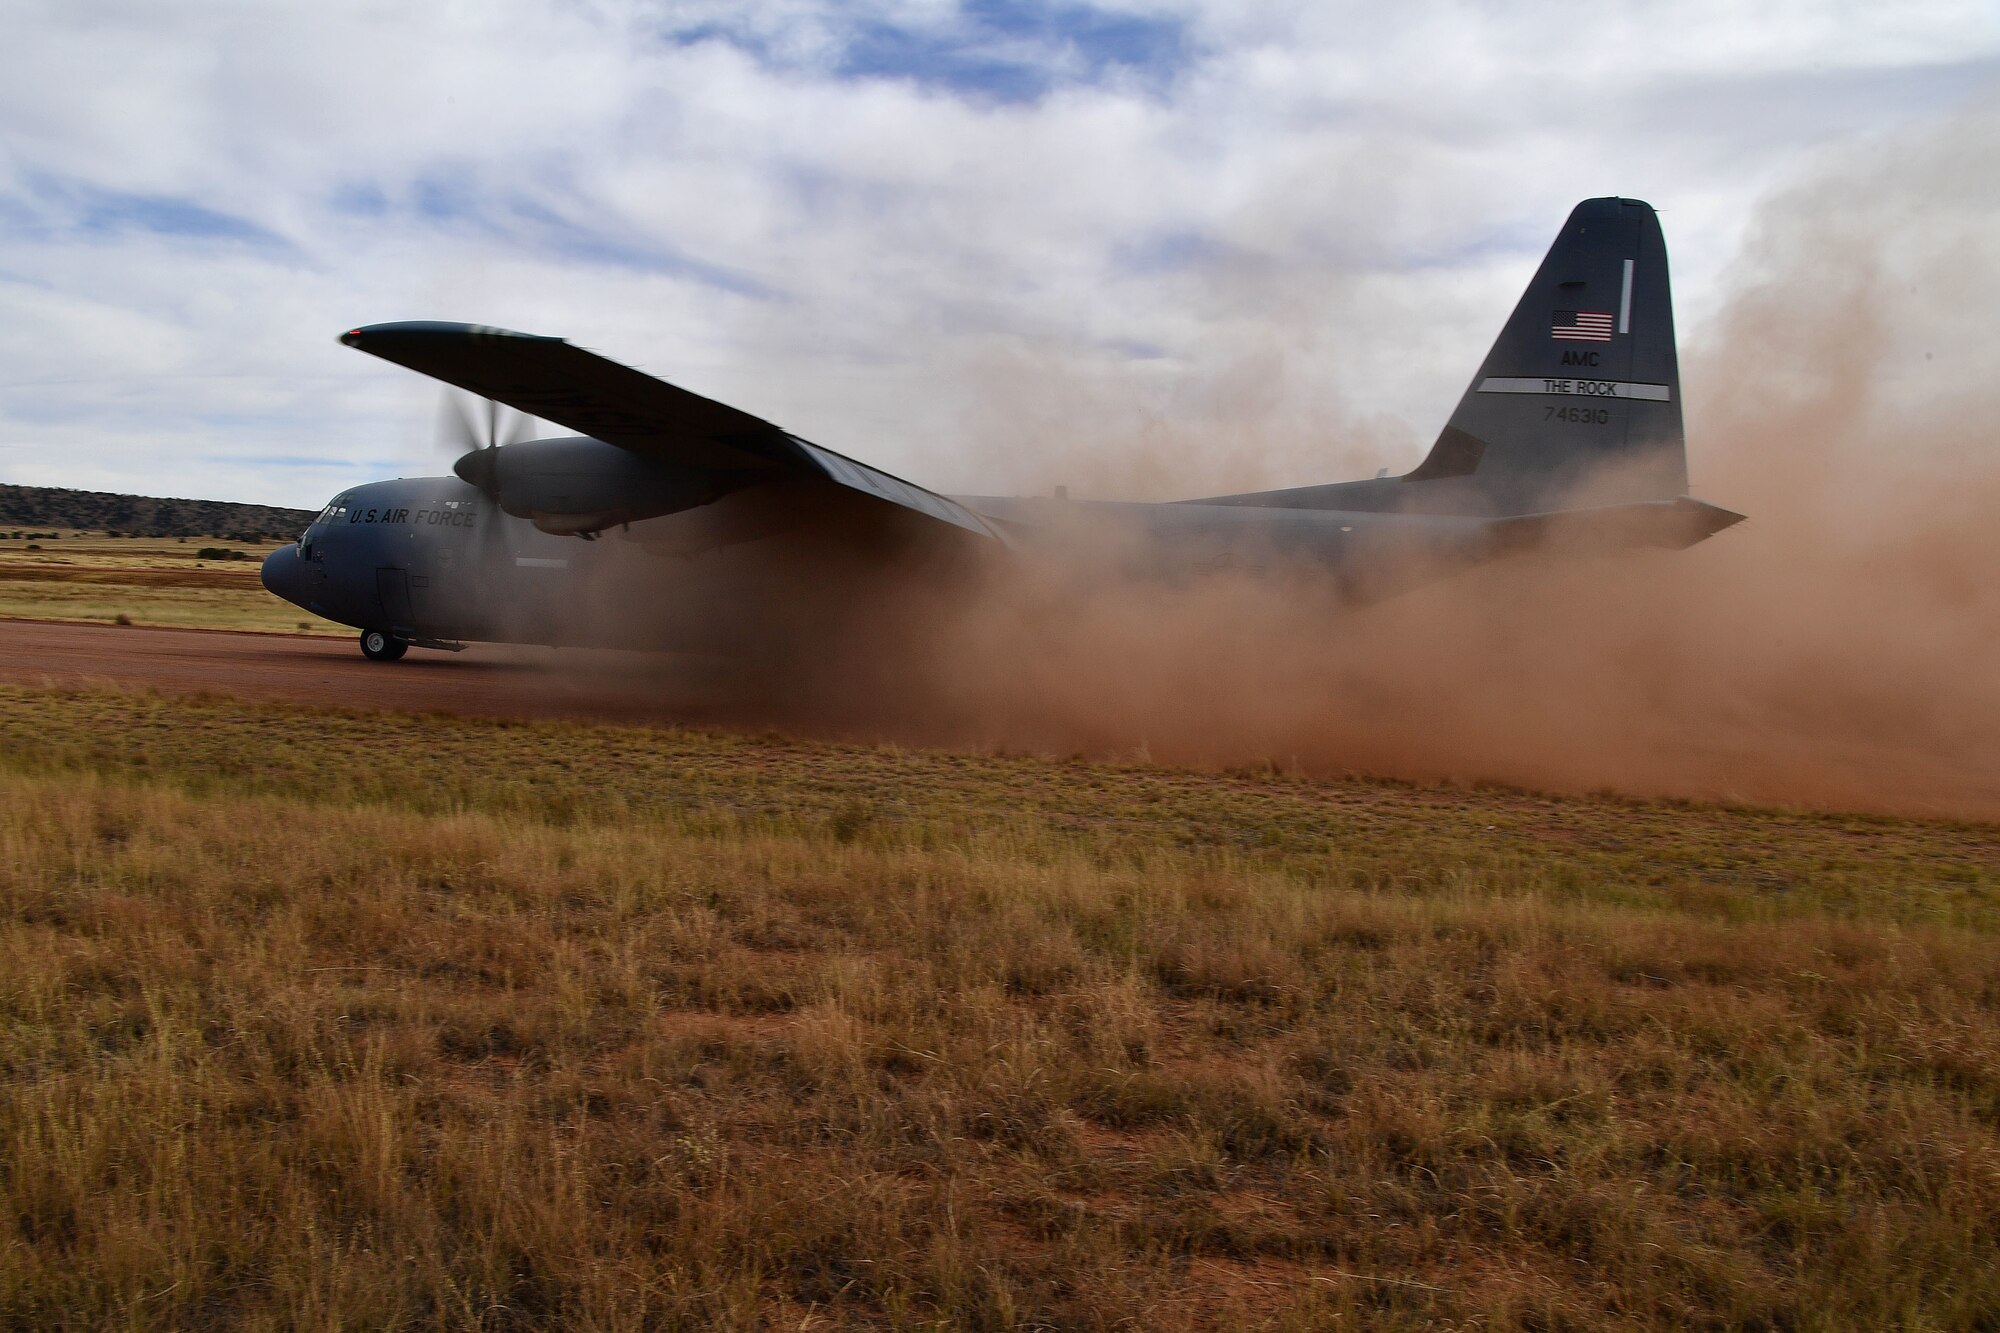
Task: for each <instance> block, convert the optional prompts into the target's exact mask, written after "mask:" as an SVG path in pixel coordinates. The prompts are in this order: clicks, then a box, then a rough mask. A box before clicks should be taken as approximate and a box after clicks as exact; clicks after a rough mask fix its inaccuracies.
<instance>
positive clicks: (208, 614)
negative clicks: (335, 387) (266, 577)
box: [0, 528, 353, 635]
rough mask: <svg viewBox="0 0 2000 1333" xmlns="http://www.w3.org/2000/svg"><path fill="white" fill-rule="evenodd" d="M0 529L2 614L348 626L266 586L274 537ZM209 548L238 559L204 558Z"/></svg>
mask: <svg viewBox="0 0 2000 1333" xmlns="http://www.w3.org/2000/svg"><path fill="white" fill-rule="evenodd" d="M14 531H15V529H11V528H10V529H8V530H7V532H6V534H0V617H9V616H14V617H19V616H28V617H33V618H36V619H44V620H85V621H110V622H117V621H118V618H119V617H120V616H123V617H125V621H126V622H128V623H131V624H134V625H171V626H175V627H177V628H195V629H236V630H262V631H265V632H269V633H301V632H305V633H318V634H343V635H344V634H350V633H352V632H353V631H351V630H349V629H348V628H347V627H346V626H344V625H336V624H334V623H333V622H332V621H330V620H322V619H321V618H320V617H318V616H315V615H313V614H311V613H310V612H308V611H303V610H301V609H300V608H298V607H296V606H292V605H290V604H288V603H285V602H281V601H279V600H278V599H277V598H275V597H273V596H271V594H270V593H268V592H266V591H264V585H263V584H261V583H260V582H258V580H257V567H258V564H259V562H261V561H262V560H263V558H264V557H265V555H267V554H268V553H270V552H271V551H272V550H273V549H274V548H275V544H273V543H265V544H262V545H254V546H249V545H244V544H243V543H241V542H235V541H228V540H225V539H223V538H220V537H107V536H105V535H104V534H103V533H101V532H100V533H79V532H74V531H63V532H61V533H59V534H57V535H56V536H53V537H49V536H37V537H35V538H32V539H31V538H30V537H29V536H28V535H27V534H28V532H29V531H31V530H27V529H23V530H22V532H23V535H22V536H20V537H15V536H13V535H12V533H13V532H14ZM204 549H221V550H230V551H239V552H241V553H242V554H243V556H244V557H245V558H243V559H240V560H214V559H206V560H205V559H202V558H201V555H200V553H201V551H202V550H204Z"/></svg>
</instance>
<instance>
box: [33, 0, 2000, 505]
mask: <svg viewBox="0 0 2000 1333" xmlns="http://www.w3.org/2000/svg"><path fill="white" fill-rule="evenodd" d="M0 31H4V32H5V33H6V34H7V37H6V41H5V43H4V47H0V356H4V364H0V481H9V482H19V483H31V484H40V485H62V486H78V487H86V488H94V489H106V490H121V491H136V492H142V493H150V494H166V495H191V496H201V497H211V498H223V499H238V500H257V501H265V502H273V503H280V504H291V505H297V506H301V507H306V506H316V505H317V504H319V503H320V502H321V501H322V500H324V499H325V498H326V497H327V496H328V495H330V494H332V493H333V492H334V491H336V490H338V489H339V488H341V487H342V486H344V485H348V484H351V483H354V482H357V481H362V480H367V479H372V478H375V477H380V476H385V475H399V474H400V475H417V474H423V473H433V472H437V471H440V470H442V468H443V466H444V465H445V459H446V457H447V456H446V455H443V454H441V453H440V452H439V450H438V447H437V445H436V443H435V441H434V439H433V434H434V421H435V417H436V402H437V399H436V393H435V391H434V389H433V388H432V387H431V386H430V385H428V384H427V383H426V382H425V381H423V380H421V379H419V378H418V377H416V376H413V375H411V374H409V373H408V372H404V371H400V370H397V369H396V368H394V367H391V366H388V365H386V364H384V363H381V362H378V361H374V360H372V359H371V358H368V357H364V356H361V355H359V354H357V353H355V352H352V351H350V350H347V349H345V348H342V347H340V346H339V345H337V344H336V342H335V341H334V338H335V335H337V334H338V333H339V332H340V331H341V330H343V329H345V328H348V327H351V326H352V325H355V324H360V323H372V322H377V321H383V320H395V319H453V320H468V321H474V322H480V323H488V324H498V325H502V326H506V327H512V328H519V329H524V330H528V331H531V332H538V333H554V334H560V335H563V336H565V337H568V338H570V339H571V340H572V341H575V342H578V343H580V344H582V345H584V346H588V347H591V348H594V349H596V350H599V351H602V352H604V353H606V354H607V355H610V356H612V357H614V358H616V359H618V360H621V361H625V362H627V363H630V364H635V365H638V366H641V367H643V368H645V369H647V370H649V371H651V372H653V373H655V374H659V375H662V376H664V377H667V378H670V379H673V380H675V381H676V382H678V383H681V384H683V385H685V386H687V387H689V388H692V389H695V390H697V391H699V392H703V393H708V394H710V395H712V396H715V397H720V398H723V399H725V400H727V401H729V402H732V403H734V404H736V405H738V406H741V407H744V408H746V409H748V410H750V411H753V412H756V413H758V414H760V415H763V416H766V417H769V418H771V419H773V420H776V421H778V422H780V423H781V424H783V425H785V426H786V427H787V428H789V429H791V430H793V431H795V432H797V433H798V434H800V435H803V436H805V437H807V438H809V439H813V440H816V441H818V442H819V443H822V444H825V445H827V446H829V447H832V448H836V449H840V450H842V451H844V452H848V453H851V454H855V455H857V456H860V457H862V458H865V459H868V460H869V461H871V462H874V463H877V464H879V465H881V466H884V467H887V468H889V469H891V470H892V471H897V472H900V473H902V474H904V475H907V476H909V477H911V478H912V479H913V480H917V481H920V482H923V483H926V484H930V485H934V486H937V487H939V488H940V489H947V490H961V491H963V490H986V489H1006V488H1011V487H1022V488H1037V487H1042V486H1046V485H1049V484H1053V483H1055V482H1058V481H1066V482H1069V483H1073V489H1075V490H1078V491H1079V492H1081V493H1093V492H1095V493H1106V492H1111V491H1123V492H1125V493H1129V494H1140V495H1148V496H1154V497H1163V496H1165V495H1171V494H1174V493H1180V494H1188V493H1199V492H1201V491H1203V490H1207V489H1210V488H1211V487H1216V486H1228V485H1239V484H1240V485H1245V486H1250V485H1278V484H1303V483H1308V482H1313V481H1324V480H1334V479H1339V478H1340V477H1341V476H1342V475H1343V474H1346V475H1353V474H1355V473H1357V472H1360V473H1372V472H1373V470H1374V468H1375V467H1376V466H1388V467H1391V468H1393V469H1395V470H1398V471H1400V470H1402V469H1404V468H1406V467H1408V466H1410V465H1411V464H1412V463H1414V462H1415V461H1416V459H1417V457H1420V456H1421V452H1422V449H1423V447H1424V445H1425V443H1426V442H1427V441H1428V439H1429V438H1430V437H1431V436H1432V435H1434V434H1435V432H1436V430H1437V429H1438V427H1439V426H1440V425H1441V424H1442V422H1443V420H1444V418H1445V416H1446V415H1447V414H1448V413H1449V411H1450V409H1451V406H1452V403H1453V402H1454V401H1455V399H1456V397H1457V395H1458V393H1459V391H1460V389H1462V387H1463V386H1464V383H1465V381H1466V379H1467V378H1468V377H1469V376H1470V374H1471V373H1472V371H1473V369H1474V368H1475V366H1476V364H1477V361H1478V358H1479V357H1480V355H1481V354H1482V353H1483V351H1484V349H1485V347H1486V345H1487V344H1488V343H1489V342H1490V340H1491V339H1492V337H1493V335H1494V333H1495V332H1496V331H1497V329H1498V327H1499V325H1500V323H1501V321H1502V320H1503V319H1504V317H1505V315H1506V313H1507V311H1508V309H1509V308H1510V307H1511V305H1512V303H1513V301H1514V299H1515V297H1516V295H1517V294H1518V291H1519V288H1520V287H1521V285H1522V284H1523V283H1524V282H1525V281H1526V279H1527V277H1528V275H1529V274H1530V273H1531V272H1532V270H1533V268H1534V265H1535V263H1536V262H1537V261H1538V259H1539V257H1540V255H1541V252H1542V250H1543V249H1544V248H1545V247H1546V246H1547V244H1548V241H1549V239H1550V238H1551V237H1552V235H1553V233H1554V231H1555V229H1556V228H1557V226H1558V225H1559V224H1560V223H1561V221H1562V218H1563V216H1564V215H1565V213H1566V212H1567V211H1568V209H1569V208H1570V206H1571V205H1572V204H1574V203H1575V202H1576V201H1577V200H1578V199H1580V198H1583V197H1586V196H1591V195H1603V194H1623V195H1628V196H1636V197H1639V198H1644V199H1648V200H1650V201H1651V202H1653V203H1654V204H1655V205H1656V206H1657V207H1659V208H1660V209H1661V210H1662V215H1663V219H1664V221H1665V224H1666V228H1667V236H1668V243H1669V246H1670V248H1671V250H1672V253H1673V258H1674V263H1675V270H1676V272H1675V290H1676V300H1677V305H1678V309H1679V315H1680V326H1681V331H1682V337H1683V342H1684V344H1685V343H1687V342H1689V341H1690V340H1698V339H1699V338H1700V337H1701V336H1702V330H1703V328H1704V324H1705V321H1712V320H1713V319H1714V318H1715V317H1716V315H1717V313H1718V312H1719V311H1720V310H1721V309H1722V308H1723V307H1724V305H1725V304H1726V302H1727V299H1728V294H1729V291H1730V289H1731V285H1732V284H1740V283H1742V282H1744V281H1747V280H1748V278H1747V277H1746V269H1745V264H1746V263H1747V262H1748V261H1747V260H1745V259H1744V258H1743V256H1744V254H1745V253H1746V250H1745V247H1746V241H1747V239H1748V238H1749V236H1750V234H1751V229H1752V227H1753V220H1754V219H1755V218H1757V217H1758V216H1759V209H1760V207H1767V206H1768V205H1769V203H1770V201H1771V200H1773V199H1777V198H1783V197H1784V196H1785V191H1786V190H1787V189H1789V188H1791V187H1792V186H1793V185H1795V183H1796V182H1798V181H1800V180H1801V179H1804V178H1806V177H1807V176H1809V175H1810V174H1811V173H1813V172H1814V171H1816V170H1824V164H1825V163H1826V162H1827V161H1828V160H1830V157H1829V155H1835V154H1839V153H1841V152H1844V151H1853V149H1854V147H1855V145H1857V144H1861V145H1864V146H1865V145H1867V144H1870V143H1876V144H1879V143H1881V142H1885V141H1888V140H1890V139H1893V137H1894V136H1896V135H1898V134H1908V133H1910V132H1912V127H1917V128H1919V129H1920V128H1921V127H1923V126H1925V125H1927V124H1949V123H1950V121H1951V118H1953V117H1955V116H1963V115H1964V114H1966V109H1967V108H1968V107H1974V108H1976V107H1980V106H1982V105H1985V104H1986V103H1987V102H1988V101H1990V99H1991V98H1992V97H1993V95H1994V90H1995V89H1996V88H2000V7H1996V6H1995V5H1994V4H1992V3H1972V2H1970V0H1910V2H1909V3H1901V4H1895V5H1887V4H1881V3H1835V2H1831V0H1822V2H1820V3H1804V2H1792V3H1787V2H1786V0H1769V2H1767V3H1760V4H1757V5H1745V4H1741V3H1737V2H1735V0H1713V2H1712V3H1700V2H1696V3H1671V4H1669V3H1656V4H1655V3H1625V4H1616V5H1606V4H1602V3H1581V2H1578V3H1570V2H1568V0H1548V2H1546V3H1541V4H1514V3H1503V2H1493V3H1477V4H1475V3H1426V2H1424V0H1417V2H1415V3H1407V4H1401V5H1394V6H1386V5H1381V4H1375V3H1370V4H1341V3H1320V4H1281V3H1275V2H1266V0H1227V2H1225V0H1107V3H1101V4H1089V3H1061V2H1058V3H1050V4H1033V3H1019V4H1013V3H990V2H981V0H965V2H962V3H952V2H951V0H856V2H853V3H840V4H835V3H822V2H821V0H769V2H768V3H756V2H745V3H723V2H722V0H715V2H714V3H704V2H702V0H689V2H685V3H676V2H674V0H664V2H662V3H646V2H645V0H479V2H477V3H475V2H474V0H437V2H436V3H430V4H425V5H415V6H412V5H405V4H401V3H376V2H375V0H319V2H318V3H313V4H305V3H296V4H294V3H272V2H271V0H242V2H241V3H232V2H228V0H177V2H176V3H174V4H171V5H167V4H160V3H157V2H156V0H131V2H129V3H114V2H112V0H0ZM1107 460H1109V461H1107Z"/></svg>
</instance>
